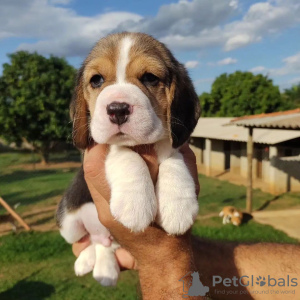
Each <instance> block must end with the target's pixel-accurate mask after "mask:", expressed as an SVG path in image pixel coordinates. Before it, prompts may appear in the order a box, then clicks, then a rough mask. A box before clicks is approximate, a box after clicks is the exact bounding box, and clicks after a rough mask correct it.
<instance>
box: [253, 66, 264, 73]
mask: <svg viewBox="0 0 300 300" xmlns="http://www.w3.org/2000/svg"><path fill="white" fill-rule="evenodd" d="M266 70H267V68H265V67H264V66H257V67H254V68H252V69H250V70H249V71H250V72H252V73H262V72H265V71H266Z"/></svg>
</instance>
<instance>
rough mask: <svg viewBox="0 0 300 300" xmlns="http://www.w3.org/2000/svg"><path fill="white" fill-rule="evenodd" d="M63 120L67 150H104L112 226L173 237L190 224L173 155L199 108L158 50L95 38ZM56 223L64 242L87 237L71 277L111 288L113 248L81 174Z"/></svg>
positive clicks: (142, 40)
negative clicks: (144, 148) (152, 169)
mask: <svg viewBox="0 0 300 300" xmlns="http://www.w3.org/2000/svg"><path fill="white" fill-rule="evenodd" d="M71 116H72V119H73V140H74V144H75V146H77V147H78V148H80V149H82V150H84V149H86V148H87V147H88V146H89V145H90V144H91V143H93V142H96V143H98V144H108V145H110V146H109V153H108V155H107V157H106V160H105V171H106V179H107V181H108V183H109V185H110V188H111V199H110V209H111V213H112V215H113V216H114V217H115V219H116V220H117V221H119V222H120V223H122V224H123V225H124V226H125V227H127V228H129V229H130V230H131V231H134V232H139V231H143V230H144V229H145V228H146V227H148V226H149V225H150V223H151V222H154V221H155V222H156V223H157V224H159V225H160V226H161V227H162V228H163V229H164V230H165V231H166V232H167V233H169V234H173V235H179V234H183V233H185V232H186V231H187V230H188V229H189V228H190V227H191V226H192V224H193V222H194V219H195V217H196V216H197V213H198V201H197V195H196V193H195V185H194V181H193V178H192V176H191V174H190V172H189V170H188V168H187V167H186V165H185V163H184V161H183V157H182V155H181V153H180V152H179V149H180V146H181V145H183V144H184V143H185V142H186V141H187V140H188V138H189V136H190V134H191V133H192V131H193V130H194V128H195V126H196V124H197V121H198V118H199V116H200V104H199V99H198V96H197V94H196V92H195V90H194V87H193V84H192V82H191V79H190V78H189V76H188V74H187V71H186V69H185V68H184V66H183V65H182V64H180V63H179V62H178V61H177V60H176V59H175V58H174V56H173V55H172V53H171V52H170V51H169V50H168V49H167V48H166V46H165V45H164V44H162V43H160V42H159V41H157V40H155V39H154V38H152V37H151V36H149V35H146V34H143V33H129V32H124V33H117V34H112V35H109V36H107V37H105V38H102V39H101V40H100V41H99V42H98V43H97V44H96V45H95V47H94V48H93V49H92V50H91V52H90V54H89V55H88V57H87V58H86V59H85V61H84V63H83V65H82V67H81V69H80V70H79V72H78V77H77V84H76V88H75V93H74V98H73V100H72V103H71ZM144 144H153V145H154V148H155V150H156V153H157V157H158V162H159V174H158V178H157V183H156V185H155V186H154V185H153V182H152V180H151V176H150V173H149V170H148V168H147V165H146V163H145V161H144V160H143V159H142V157H141V156H140V155H139V154H137V153H136V152H134V151H133V150H132V147H134V146H136V145H144ZM99 159H101V158H99ZM57 223H58V225H59V227H60V232H61V234H62V236H63V237H64V238H65V239H66V241H67V242H69V243H74V242H76V241H78V240H79V239H81V238H82V237H83V236H84V235H86V234H87V233H88V234H89V235H90V237H91V241H92V244H91V245H90V246H89V247H88V248H87V249H85V250H84V251H83V252H82V253H81V254H80V256H79V257H78V259H77V261H76V262H75V272H76V274H77V275H84V274H86V273H88V272H90V271H92V270H93V275H94V277H95V278H96V279H97V280H98V281H99V282H100V283H101V284H102V285H114V284H116V281H117V278H118V274H119V269H118V264H117V262H116V259H115V258H114V250H115V249H116V247H118V245H117V244H116V243H115V242H114V241H113V239H112V237H111V236H110V233H109V231H108V230H107V229H106V228H105V227H104V226H103V225H102V224H101V223H100V222H99V220H98V216H97V211H96V208H95V206H94V203H93V201H92V198H91V196H90V193H89V190H88V188H87V185H86V183H85V180H84V174H83V170H82V169H81V170H80V172H79V173H78V174H77V176H76V178H75V179H74V181H73V183H72V184H71V186H70V187H69V189H68V190H67V192H66V193H65V195H64V197H63V199H62V200H61V202H60V204H59V207H58V211H57Z"/></svg>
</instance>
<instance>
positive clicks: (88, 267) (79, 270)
mask: <svg viewBox="0 0 300 300" xmlns="http://www.w3.org/2000/svg"><path fill="white" fill-rule="evenodd" d="M95 261H96V254H95V246H94V245H90V246H88V247H87V248H86V249H84V250H83V251H82V252H81V253H80V255H79V257H78V258H77V259H76V261H75V264H74V270H75V274H76V275H77V276H83V275H85V274H87V273H89V272H92V271H93V268H94V265H95Z"/></svg>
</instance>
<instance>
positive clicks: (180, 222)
mask: <svg viewBox="0 0 300 300" xmlns="http://www.w3.org/2000/svg"><path fill="white" fill-rule="evenodd" d="M156 195H157V199H158V216H157V222H158V224H159V225H161V226H162V227H163V228H164V229H165V230H166V231H167V232H168V233H170V234H183V233H185V232H186V231H187V230H188V229H189V228H190V227H191V226H192V225H193V222H194V220H195V218H196V216H197V214H198V201H197V195H196V192H195V183H194V180H193V178H192V176H191V174H190V172H189V170H188V168H187V166H186V165H185V163H184V160H183V156H182V155H181V153H179V152H175V153H173V154H172V156H171V157H169V158H167V159H165V160H164V161H162V162H161V164H160V166H159V173H158V179H157V184H156Z"/></svg>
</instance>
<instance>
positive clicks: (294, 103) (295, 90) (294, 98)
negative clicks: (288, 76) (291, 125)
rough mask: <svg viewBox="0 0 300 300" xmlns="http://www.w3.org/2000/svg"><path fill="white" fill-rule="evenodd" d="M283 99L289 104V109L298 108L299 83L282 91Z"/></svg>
mask: <svg viewBox="0 0 300 300" xmlns="http://www.w3.org/2000/svg"><path fill="white" fill-rule="evenodd" d="M283 97H284V99H285V100H286V101H287V102H288V103H289V104H290V106H291V108H299V107H300V83H298V85H293V86H292V87H291V88H289V89H286V90H284V93H283Z"/></svg>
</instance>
